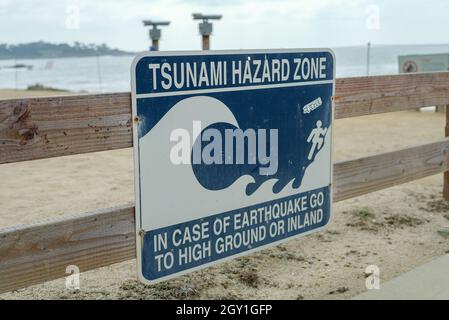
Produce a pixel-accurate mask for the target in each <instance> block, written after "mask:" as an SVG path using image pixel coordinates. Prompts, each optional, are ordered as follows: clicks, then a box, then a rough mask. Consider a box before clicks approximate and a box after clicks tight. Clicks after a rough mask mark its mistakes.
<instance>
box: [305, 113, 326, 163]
mask: <svg viewBox="0 0 449 320" xmlns="http://www.w3.org/2000/svg"><path fill="white" fill-rule="evenodd" d="M322 126H323V123H322V122H321V120H318V121H317V122H316V128H315V129H313V130H312V132H310V135H309V137H308V138H307V142H308V143H312V148H310V152H309V155H308V157H307V158H308V159H309V160H312V158H313V155H314V154H315V151H317V152H318V151H319V150H320V149H321V148H322V147H323V144H324V136H326V133H327V128H322Z"/></svg>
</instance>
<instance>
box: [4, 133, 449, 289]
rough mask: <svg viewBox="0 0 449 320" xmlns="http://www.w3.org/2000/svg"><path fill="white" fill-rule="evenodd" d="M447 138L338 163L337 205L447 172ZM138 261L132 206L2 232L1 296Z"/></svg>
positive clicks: (336, 174)
mask: <svg viewBox="0 0 449 320" xmlns="http://www.w3.org/2000/svg"><path fill="white" fill-rule="evenodd" d="M448 152H449V139H445V140H442V141H439V142H436V143H432V144H427V145H422V146H417V147H412V148H407V149H403V150H399V151H394V152H389V153H384V154H379V155H375V156H371V157H366V158H361V159H355V160H350V161H344V162H339V163H336V164H335V166H334V188H335V189H334V201H341V200H344V199H348V198H351V197H356V196H359V195H363V194H366V193H369V192H373V191H376V190H380V189H384V188H388V187H391V186H395V185H398V184H400V183H404V182H408V181H412V180H415V179H419V178H423V177H426V176H430V175H433V174H437V173H441V172H444V171H447V170H449V156H448V155H449V153H448ZM134 257H135V231H134V208H133V206H132V205H131V204H129V205H125V206H122V207H116V208H111V209H104V210H100V211H97V212H92V213H86V214H82V215H79V216H71V217H61V218H58V219H56V220H49V221H47V222H45V223H40V224H35V225H31V226H19V227H15V228H9V229H4V230H0V292H6V291H10V290H14V289H19V288H23V287H26V286H29V285H32V284H37V283H41V282H45V281H49V280H53V279H57V278H60V277H64V276H66V274H65V270H66V267H67V266H68V265H77V266H78V267H79V268H80V270H81V272H84V271H87V270H92V269H95V268H99V267H102V266H107V265H110V264H113V263H117V262H121V261H125V260H128V259H132V258H134Z"/></svg>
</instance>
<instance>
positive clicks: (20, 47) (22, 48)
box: [0, 41, 132, 59]
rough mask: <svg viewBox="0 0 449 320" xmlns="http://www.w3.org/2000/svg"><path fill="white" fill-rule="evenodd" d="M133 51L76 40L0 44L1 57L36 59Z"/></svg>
mask: <svg viewBox="0 0 449 320" xmlns="http://www.w3.org/2000/svg"><path fill="white" fill-rule="evenodd" d="M130 54H132V53H131V52H126V51H122V50H119V49H111V48H109V47H108V46H107V45H106V44H100V45H97V44H94V43H90V44H85V43H82V42H75V43H74V44H73V45H70V44H67V43H60V44H55V43H48V42H43V41H39V42H31V43H23V44H17V45H8V44H5V43H3V44H0V59H35V58H65V57H92V56H104V55H111V56H123V55H130Z"/></svg>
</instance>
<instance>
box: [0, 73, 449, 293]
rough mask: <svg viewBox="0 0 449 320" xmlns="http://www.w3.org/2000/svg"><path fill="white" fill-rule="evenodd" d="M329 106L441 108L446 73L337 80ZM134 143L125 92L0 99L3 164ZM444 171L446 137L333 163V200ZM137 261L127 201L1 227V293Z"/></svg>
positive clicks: (448, 153)
mask: <svg viewBox="0 0 449 320" xmlns="http://www.w3.org/2000/svg"><path fill="white" fill-rule="evenodd" d="M334 100H335V118H336V119H342V118H347V117H356V116H364V115H372V114H378V113H384V112H393V111H401V110H408V109H416V108H418V107H425V106H435V105H446V104H449V73H448V72H441V73H427V74H425V73H423V74H405V75H395V76H376V77H361V78H344V79H338V80H337V85H336V95H335V97H334ZM442 130H443V128H442ZM447 131H448V134H449V129H447ZM131 146H132V121H131V97H130V93H113V94H98V95H76V96H65V97H51V98H50V97H45V98H32V99H15V100H3V101H0V164H4V163H11V162H18V161H26V160H34V159H42V158H49V157H59V156H66V155H73V154H80V153H87V152H96V151H104V150H112V149H119V148H128V147H131ZM446 171H449V139H447V138H446V139H442V140H440V141H437V142H434V143H430V144H425V145H420V146H414V147H409V148H405V149H401V150H397V151H393V152H387V153H382V154H377V155H374V156H370V157H364V158H359V159H354V160H349V161H342V162H338V163H335V164H334V201H341V200H344V199H349V198H352V197H356V196H359V195H363V194H366V193H369V192H373V191H377V190H381V189H384V188H388V187H391V186H395V185H398V184H401V183H404V182H408V181H412V180H416V179H420V178H423V177H426V176H430V175H434V174H437V173H442V172H446ZM446 178H447V177H446ZM2 183H8V182H7V181H2ZM445 189H448V188H447V186H446V188H445ZM447 193H449V192H447ZM1 210H2V209H1V204H0V214H1V212H2V211H1ZM134 257H135V230H134V207H133V204H132V203H128V204H124V205H122V206H118V207H113V208H108V209H101V210H97V211H93V212H87V213H82V214H79V215H72V216H67V215H66V216H62V217H57V218H53V219H49V220H46V221H44V222H40V223H36V224H31V225H20V226H16V227H11V228H6V229H2V230H0V292H7V291H11V290H15V289H19V288H23V287H27V286H30V285H33V284H38V283H42V282H45V281H49V280H53V279H57V278H60V277H64V276H66V274H65V271H66V267H67V266H68V265H77V266H78V267H79V268H80V271H81V272H84V271H88V270H92V269H96V268H99V267H103V266H108V265H111V264H113V263H117V262H122V261H126V260H129V259H133V258H134Z"/></svg>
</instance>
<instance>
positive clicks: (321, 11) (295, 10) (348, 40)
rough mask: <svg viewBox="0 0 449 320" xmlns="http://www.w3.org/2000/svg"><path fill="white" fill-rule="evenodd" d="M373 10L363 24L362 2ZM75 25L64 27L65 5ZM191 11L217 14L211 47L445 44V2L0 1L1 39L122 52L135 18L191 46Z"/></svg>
mask: <svg viewBox="0 0 449 320" xmlns="http://www.w3.org/2000/svg"><path fill="white" fill-rule="evenodd" d="M373 3H375V6H377V7H378V8H379V12H378V13H379V17H378V18H379V23H380V24H379V26H380V28H378V29H370V28H367V24H366V20H367V12H366V9H367V7H368V6H370V5H372V4H373ZM73 6H75V7H77V8H79V22H80V24H79V28H67V19H69V18H70V14H73V12H69V11H68V8H69V7H73ZM192 12H203V13H221V14H223V16H224V17H223V19H222V20H220V21H218V22H215V23H214V37H213V38H212V48H215V49H234V48H273V47H312V46H320V47H329V46H343V45H354V44H362V43H366V42H367V41H372V42H375V43H420V42H426V43H428V42H448V39H447V35H446V32H445V30H447V29H448V27H449V22H448V21H449V19H447V17H446V16H447V12H449V2H447V1H446V0H428V1H427V2H426V3H425V4H423V2H422V1H420V0H409V1H407V2H403V1H399V0H378V1H370V0H205V1H200V0H108V1H104V0H63V1H52V0H21V1H12V0H0V27H1V29H2V30H8V32H5V33H2V41H5V42H10V43H16V42H26V41H35V40H46V41H53V42H73V41H75V40H76V41H83V42H96V43H100V42H106V43H107V44H109V45H111V46H115V47H120V48H123V49H127V50H145V49H146V48H147V47H148V45H149V39H148V33H147V32H148V31H146V30H145V29H144V28H143V26H142V23H141V20H143V19H148V18H150V19H157V20H158V19H161V20H162V19H163V20H171V21H172V24H171V25H170V26H169V27H167V28H164V29H163V32H162V38H163V39H162V42H161V48H163V49H170V50H182V49H199V48H200V37H199V35H198V25H197V22H195V21H193V20H192V17H191V13H192Z"/></svg>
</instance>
